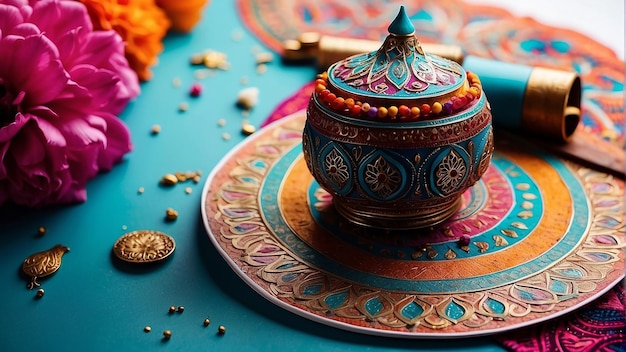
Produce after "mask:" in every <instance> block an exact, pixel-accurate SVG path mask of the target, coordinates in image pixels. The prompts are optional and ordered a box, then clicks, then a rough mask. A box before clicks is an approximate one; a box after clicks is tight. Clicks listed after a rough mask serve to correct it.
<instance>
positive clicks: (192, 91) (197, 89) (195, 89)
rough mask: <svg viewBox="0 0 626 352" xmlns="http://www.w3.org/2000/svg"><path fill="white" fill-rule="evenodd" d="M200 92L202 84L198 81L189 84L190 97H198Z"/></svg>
mask: <svg viewBox="0 0 626 352" xmlns="http://www.w3.org/2000/svg"><path fill="white" fill-rule="evenodd" d="M200 93H202V85H201V84H200V83H194V84H192V85H191V89H189V95H191V96H192V97H198V96H200Z"/></svg>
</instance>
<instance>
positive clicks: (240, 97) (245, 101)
mask: <svg viewBox="0 0 626 352" xmlns="http://www.w3.org/2000/svg"><path fill="white" fill-rule="evenodd" d="M258 101H259V88H257V87H248V88H244V89H242V90H240V91H239V93H237V106H239V107H240V108H242V109H244V110H251V109H252V108H253V107H254V106H255V105H256V104H257V102H258Z"/></svg>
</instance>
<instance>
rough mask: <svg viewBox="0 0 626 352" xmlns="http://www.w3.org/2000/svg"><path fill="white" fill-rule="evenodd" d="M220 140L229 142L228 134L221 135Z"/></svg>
mask: <svg viewBox="0 0 626 352" xmlns="http://www.w3.org/2000/svg"><path fill="white" fill-rule="evenodd" d="M222 139H223V140H225V141H227V140H229V139H230V134H228V133H226V132H224V133H222Z"/></svg>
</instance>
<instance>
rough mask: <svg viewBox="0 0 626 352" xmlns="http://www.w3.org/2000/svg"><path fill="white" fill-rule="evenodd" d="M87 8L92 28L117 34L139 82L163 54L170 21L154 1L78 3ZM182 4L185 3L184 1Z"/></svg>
mask: <svg viewBox="0 0 626 352" xmlns="http://www.w3.org/2000/svg"><path fill="white" fill-rule="evenodd" d="M79 1H80V2H82V3H83V4H85V6H86V7H87V10H88V11H89V16H90V17H91V22H92V23H93V26H94V29H102V30H109V29H113V30H114V31H116V32H117V33H118V34H119V35H120V36H121V37H122V39H123V40H124V42H125V43H126V46H125V50H126V59H127V60H128V63H129V64H130V67H131V68H132V69H133V70H134V71H135V72H136V73H137V76H138V77H139V79H140V80H142V81H147V80H149V79H150V78H152V72H151V71H150V67H151V66H152V65H154V64H156V62H157V55H158V54H159V53H161V51H163V43H162V39H163V37H164V36H165V34H166V33H167V30H168V29H169V27H170V21H169V20H168V18H167V16H166V15H165V13H164V12H163V10H162V9H161V8H160V7H158V6H156V4H155V3H154V1H153V0H79ZM183 2H184V1H183Z"/></svg>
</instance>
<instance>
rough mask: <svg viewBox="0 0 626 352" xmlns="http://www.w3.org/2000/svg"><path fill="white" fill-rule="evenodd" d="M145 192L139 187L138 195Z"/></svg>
mask: <svg viewBox="0 0 626 352" xmlns="http://www.w3.org/2000/svg"><path fill="white" fill-rule="evenodd" d="M144 191H145V189H144V188H143V187H139V188H138V189H137V193H139V194H143V192H144Z"/></svg>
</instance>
